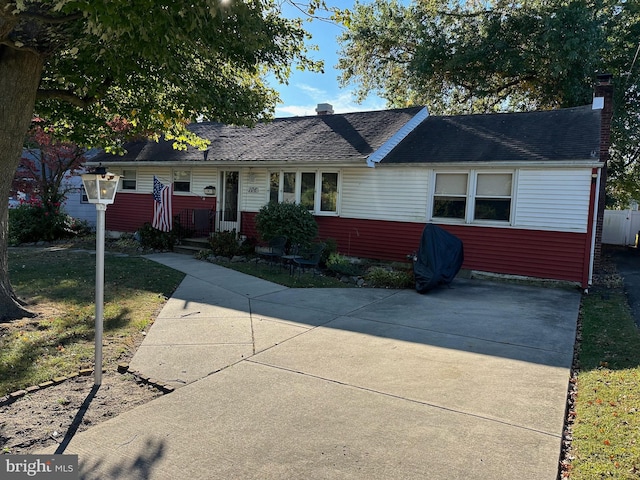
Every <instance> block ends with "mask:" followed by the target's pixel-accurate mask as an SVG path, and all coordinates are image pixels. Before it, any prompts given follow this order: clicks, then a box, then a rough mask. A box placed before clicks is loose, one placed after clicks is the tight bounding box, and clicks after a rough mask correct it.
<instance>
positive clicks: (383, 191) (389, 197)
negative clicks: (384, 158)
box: [340, 168, 430, 222]
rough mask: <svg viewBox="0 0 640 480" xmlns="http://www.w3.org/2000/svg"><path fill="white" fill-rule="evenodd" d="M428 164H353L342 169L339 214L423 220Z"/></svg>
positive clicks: (375, 218) (380, 218)
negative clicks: (377, 166)
mask: <svg viewBox="0 0 640 480" xmlns="http://www.w3.org/2000/svg"><path fill="white" fill-rule="evenodd" d="M429 172H430V169H427V168H375V169H371V168H359V169H355V168H351V169H344V170H342V192H341V198H342V204H341V210H340V215H341V216H342V217H347V218H368V219H372V220H395V221H399V222H424V221H425V218H426V217H427V192H428V191H429V190H428V185H429Z"/></svg>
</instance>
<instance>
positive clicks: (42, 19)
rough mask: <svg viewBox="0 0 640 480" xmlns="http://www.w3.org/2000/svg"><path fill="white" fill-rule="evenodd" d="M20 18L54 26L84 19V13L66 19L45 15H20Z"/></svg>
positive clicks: (67, 16)
mask: <svg viewBox="0 0 640 480" xmlns="http://www.w3.org/2000/svg"><path fill="white" fill-rule="evenodd" d="M18 17H19V18H24V19H27V20H35V21H37V22H40V23H49V24H52V25H55V24H61V23H67V22H73V21H75V20H80V19H81V18H83V15H82V13H74V14H72V15H66V16H64V17H52V16H50V15H43V14H39V13H28V12H26V13H21V14H19V15H18Z"/></svg>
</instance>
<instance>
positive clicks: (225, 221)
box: [216, 171, 240, 232]
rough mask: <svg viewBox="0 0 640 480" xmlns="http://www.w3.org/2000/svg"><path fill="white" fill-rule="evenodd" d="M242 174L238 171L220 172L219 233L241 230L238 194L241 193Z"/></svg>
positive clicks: (217, 227) (217, 228)
mask: <svg viewBox="0 0 640 480" xmlns="http://www.w3.org/2000/svg"><path fill="white" fill-rule="evenodd" d="M239 187H240V173H239V172H237V171H222V172H220V194H221V195H220V198H219V199H218V201H219V207H218V210H219V212H218V215H216V217H217V219H218V224H217V225H216V230H217V231H218V232H230V231H232V230H235V231H236V232H238V231H239V230H240V212H239V210H238V207H239V204H238V193H239V191H240V188H239Z"/></svg>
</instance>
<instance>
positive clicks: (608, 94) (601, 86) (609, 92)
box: [593, 73, 613, 270]
mask: <svg viewBox="0 0 640 480" xmlns="http://www.w3.org/2000/svg"><path fill="white" fill-rule="evenodd" d="M596 79H597V80H596V84H595V88H594V108H595V106H596V105H597V104H599V105H601V106H602V109H601V111H600V115H601V122H600V152H599V154H600V161H602V163H603V165H602V169H601V172H600V191H599V192H598V216H597V218H596V241H595V246H594V252H593V259H594V268H595V270H599V269H600V268H601V267H602V262H601V260H602V225H603V224H604V210H605V202H606V186H607V165H608V161H609V148H610V147H611V121H612V119H613V75H611V74H610V73H600V74H598V75H597V76H596Z"/></svg>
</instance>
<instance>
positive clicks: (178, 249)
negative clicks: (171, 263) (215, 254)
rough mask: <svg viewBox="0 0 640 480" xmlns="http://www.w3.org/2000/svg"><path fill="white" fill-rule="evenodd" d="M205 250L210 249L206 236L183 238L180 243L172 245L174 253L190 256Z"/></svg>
mask: <svg viewBox="0 0 640 480" xmlns="http://www.w3.org/2000/svg"><path fill="white" fill-rule="evenodd" d="M206 250H211V245H210V244H209V240H208V239H206V238H183V239H182V241H181V243H180V245H174V247H173V251H174V252H175V253H182V254H184V255H192V256H193V255H195V254H196V253H199V252H203V251H206Z"/></svg>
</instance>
